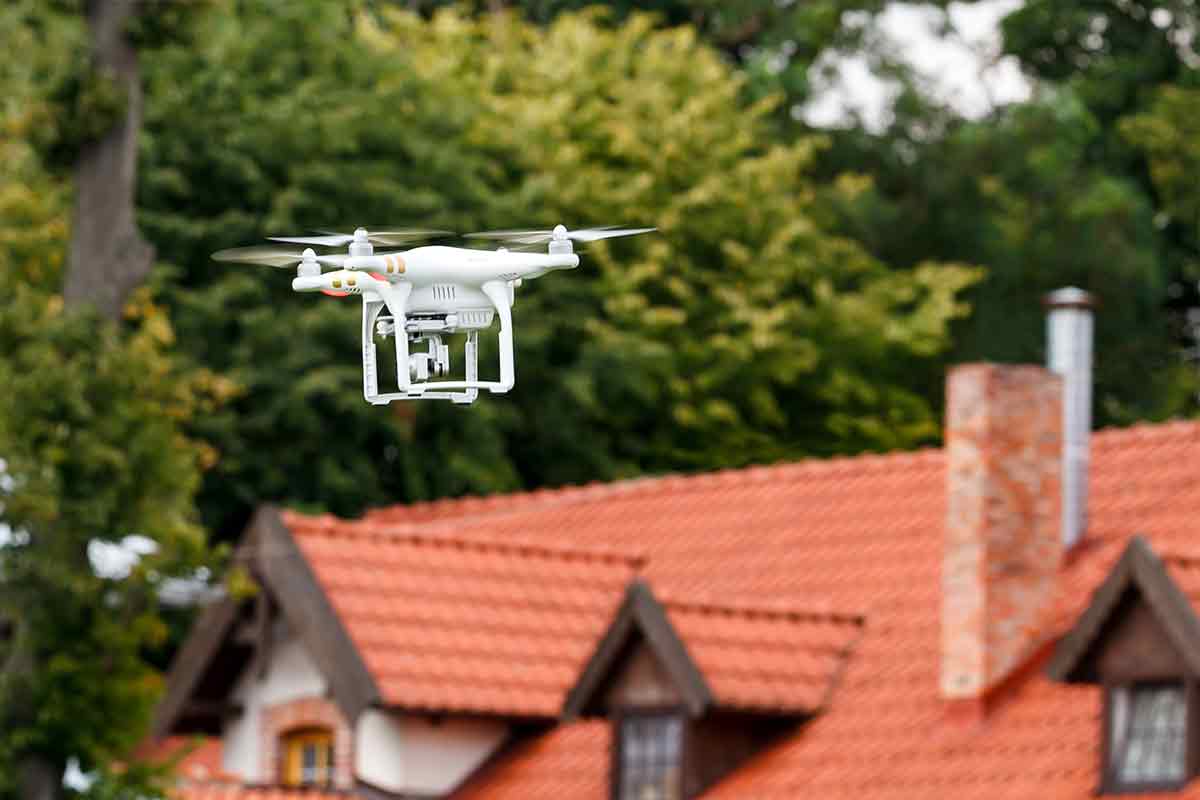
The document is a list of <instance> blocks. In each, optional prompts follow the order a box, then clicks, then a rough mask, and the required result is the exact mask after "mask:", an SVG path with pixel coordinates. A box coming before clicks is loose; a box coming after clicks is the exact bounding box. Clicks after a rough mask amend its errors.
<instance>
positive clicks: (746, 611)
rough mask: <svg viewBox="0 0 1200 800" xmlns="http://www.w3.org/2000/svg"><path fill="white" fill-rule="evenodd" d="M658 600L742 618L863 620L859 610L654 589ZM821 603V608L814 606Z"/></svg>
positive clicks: (683, 608) (667, 604)
mask: <svg viewBox="0 0 1200 800" xmlns="http://www.w3.org/2000/svg"><path fill="white" fill-rule="evenodd" d="M656 596H657V597H658V600H659V602H660V603H662V604H663V605H664V606H665V607H666V608H668V609H679V610H681V611H700V612H704V613H718V614H737V615H741V616H745V617H763V618H773V619H779V618H784V619H792V620H794V621H797V622H799V621H808V620H811V621H817V620H821V621H828V622H835V623H838V624H848V625H862V624H863V623H864V622H865V621H866V615H865V614H863V613H858V612H852V611H843V610H840V609H834V608H832V607H830V606H828V605H825V604H815V605H814V606H813V607H805V608H801V607H798V606H796V605H793V604H790V603H784V602H781V601H778V600H775V601H759V602H750V601H745V600H717V599H714V598H686V599H685V598H683V597H680V596H679V595H678V594H661V593H657V592H656ZM818 605H821V606H823V607H817V606H818Z"/></svg>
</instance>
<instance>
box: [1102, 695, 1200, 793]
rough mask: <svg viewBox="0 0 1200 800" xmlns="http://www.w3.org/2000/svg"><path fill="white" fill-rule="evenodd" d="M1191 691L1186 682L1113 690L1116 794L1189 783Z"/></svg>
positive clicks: (1111, 762) (1111, 748) (1111, 745)
mask: <svg viewBox="0 0 1200 800" xmlns="http://www.w3.org/2000/svg"><path fill="white" fill-rule="evenodd" d="M1187 708H1188V704H1187V691H1186V688H1185V686H1184V684H1183V682H1182V681H1175V682H1169V683H1140V684H1132V685H1128V686H1116V687H1113V688H1111V689H1109V697H1108V764H1107V770H1106V777H1107V779H1108V780H1107V781H1106V783H1107V784H1108V787H1109V788H1110V789H1111V790H1112V791H1131V790H1148V789H1171V788H1177V787H1179V786H1182V785H1183V783H1184V782H1185V781H1186V780H1187V774H1188V759H1187V750H1188V748H1187V728H1188V720H1187V717H1188V714H1187Z"/></svg>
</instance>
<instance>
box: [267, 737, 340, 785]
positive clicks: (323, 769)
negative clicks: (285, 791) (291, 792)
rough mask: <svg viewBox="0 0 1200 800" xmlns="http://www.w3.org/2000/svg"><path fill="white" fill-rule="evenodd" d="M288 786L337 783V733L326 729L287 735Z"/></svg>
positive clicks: (285, 772) (285, 766) (284, 751)
mask: <svg viewBox="0 0 1200 800" xmlns="http://www.w3.org/2000/svg"><path fill="white" fill-rule="evenodd" d="M282 744H283V747H281V748H280V750H281V751H282V754H283V765H282V766H283V775H282V777H283V781H282V783H283V784H284V785H285V786H314V787H317V786H332V785H333V767H334V751H333V733H332V732H331V731H328V730H326V729H324V728H308V729H305V730H299V731H293V732H291V733H289V734H287V735H286V736H284V737H283V742H282Z"/></svg>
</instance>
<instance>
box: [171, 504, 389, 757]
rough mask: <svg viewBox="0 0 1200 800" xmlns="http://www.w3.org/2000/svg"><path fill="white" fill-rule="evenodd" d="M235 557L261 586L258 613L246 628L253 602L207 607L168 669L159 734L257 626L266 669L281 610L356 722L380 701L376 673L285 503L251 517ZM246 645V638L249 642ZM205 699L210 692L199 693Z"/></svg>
mask: <svg viewBox="0 0 1200 800" xmlns="http://www.w3.org/2000/svg"><path fill="white" fill-rule="evenodd" d="M234 562H235V563H236V564H240V565H242V566H244V567H245V568H247V569H248V570H249V571H250V572H251V573H252V574H253V575H254V577H255V578H256V579H257V580H258V581H259V583H260V584H261V591H260V593H259V596H258V597H257V598H256V599H255V609H254V610H255V613H254V617H253V619H252V621H250V623H249V625H248V626H247V625H246V623H245V622H244V621H243V622H242V623H241V625H240V626H239V620H240V618H241V616H242V614H241V611H242V607H243V606H244V605H245V604H246V603H248V602H250V601H249V600H238V599H234V598H231V597H226V598H224V599H222V600H220V601H219V602H217V603H215V604H213V605H211V606H209V607H208V608H206V609H205V610H204V611H203V612H202V613H201V615H200V618H199V619H198V620H197V621H196V623H195V624H194V625H193V626H192V630H191V632H190V633H189V634H188V638H187V639H186V640H185V641H184V644H183V646H182V647H181V648H180V650H179V652H178V653H177V654H176V656H175V660H174V661H173V662H172V664H171V668H170V670H169V671H168V673H167V688H166V694H165V696H164V697H163V700H162V702H161V703H159V706H158V710H157V713H156V715H155V721H154V728H153V733H154V735H155V736H156V737H162V736H166V735H168V734H170V733H172V731H173V729H174V727H175V726H176V724H178V722H179V721H180V719H181V717H182V716H183V715H184V714H185V712H186V710H187V708H188V707H189V704H191V703H192V702H193V701H195V700H197V698H195V697H194V694H195V692H196V690H197V688H198V686H199V684H200V681H201V679H202V678H203V676H204V674H205V672H206V671H207V670H208V668H209V667H210V665H211V664H212V663H213V662H214V660H215V659H216V658H217V657H218V655H219V653H220V652H221V648H222V647H225V646H228V645H231V643H234V642H235V640H236V639H237V637H238V636H239V632H241V633H242V634H243V635H244V634H245V632H246V630H247V628H248V629H249V630H251V631H253V639H254V642H253V643H254V645H255V648H254V649H255V650H256V651H257V652H256V653H255V658H254V661H253V662H252V665H253V668H254V669H255V670H256V671H257V672H258V673H259V674H260V675H261V674H262V671H263V669H264V668H265V666H266V659H267V658H268V657H269V649H270V630H269V626H270V620H271V619H272V618H273V617H274V615H275V614H276V613H279V614H282V615H283V617H284V619H286V620H287V623H288V626H289V627H290V628H291V629H292V630H293V631H294V632H295V633H296V635H297V636H298V637H299V638H300V640H301V641H302V642H303V643H304V646H305V648H306V649H307V650H308V652H309V654H310V655H311V656H312V658H313V660H314V661H315V662H316V664H317V667H318V668H319V669H320V670H321V673H322V674H323V675H324V676H325V677H326V678H327V679H328V680H329V685H330V688H331V690H332V693H333V698H334V701H335V702H336V703H337V705H338V707H339V709H340V710H341V711H342V713H343V714H345V715H346V718H347V719H348V720H350V721H351V722H353V721H354V720H355V719H357V718H358V715H359V714H360V713H361V712H362V710H363V709H364V708H367V707H368V706H371V705H376V704H378V703H379V701H380V694H379V690H378V688H377V687H376V685H375V679H374V678H373V677H372V676H371V673H370V672H368V671H367V667H366V664H364V663H363V660H362V657H361V655H360V654H359V652H358V649H357V648H356V647H355V646H354V643H353V642H352V641H351V639H350V635H349V634H348V633H347V632H346V630H345V628H344V627H343V626H342V623H341V620H339V619H338V616H337V613H336V612H335V611H334V609H333V606H332V605H331V604H330V603H329V598H328V597H326V596H325V593H324V591H322V589H321V587H320V585H319V584H318V583H317V579H316V576H315V575H314V574H313V572H312V569H311V567H310V566H309V564H308V562H307V561H306V560H305V558H304V555H303V553H301V552H300V548H299V547H298V546H297V544H296V541H295V539H293V538H292V534H291V532H290V531H289V530H288V528H287V526H286V525H285V524H284V522H283V519H282V517H281V516H280V514H279V509H277V508H274V507H271V506H264V507H262V508H259V509H258V511H257V512H255V514H254V518H253V519H252V520H251V522H250V525H249V527H248V528H247V531H246V534H245V536H244V537H243V539H242V543H241V544H240V545H239V546H238V551H237V555H236V556H235V559H234ZM243 644H247V643H246V642H243ZM200 699H201V700H203V698H200Z"/></svg>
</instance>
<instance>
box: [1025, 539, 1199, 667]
mask: <svg viewBox="0 0 1200 800" xmlns="http://www.w3.org/2000/svg"><path fill="white" fill-rule="evenodd" d="M1131 589H1132V590H1135V591H1137V592H1139V593H1140V595H1141V597H1142V598H1143V600H1145V602H1146V603H1147V604H1148V605H1149V606H1150V608H1151V610H1152V611H1153V612H1154V615H1155V617H1156V618H1157V619H1158V620H1159V622H1161V623H1162V626H1163V628H1164V629H1165V630H1166V632H1167V635H1168V636H1169V637H1170V639H1171V642H1172V643H1173V644H1174V645H1175V647H1177V648H1178V649H1179V654H1180V655H1181V656H1182V657H1183V659H1184V661H1186V662H1187V664H1188V666H1189V667H1190V669H1191V670H1192V674H1193V675H1200V619H1198V618H1197V616H1196V612H1195V611H1194V610H1193V608H1192V605H1191V602H1190V601H1189V600H1188V599H1187V596H1186V595H1185V594H1184V593H1183V592H1182V591H1181V590H1180V588H1179V586H1177V585H1176V583H1175V581H1174V580H1172V579H1171V576H1170V575H1169V574H1168V573H1167V569H1166V567H1165V566H1164V565H1163V563H1162V560H1161V559H1159V557H1158V556H1157V555H1156V554H1155V553H1154V550H1153V549H1152V548H1151V547H1150V543H1149V542H1147V541H1146V540H1145V539H1144V538H1143V537H1141V536H1135V537H1133V539H1132V540H1131V541H1130V542H1129V546H1128V547H1126V548H1125V552H1124V553H1123V554H1122V555H1121V558H1120V560H1119V561H1118V562H1117V565H1116V566H1115V567H1114V568H1113V570H1112V572H1110V573H1109V575H1108V577H1107V578H1105V579H1104V583H1102V584H1100V588H1098V589H1097V590H1096V591H1095V593H1094V594H1093V595H1092V601H1091V603H1090V604H1089V605H1088V607H1087V609H1086V610H1085V611H1084V612H1083V614H1081V615H1080V617H1079V619H1078V620H1077V621H1076V622H1075V625H1074V627H1072V628H1071V630H1070V631H1069V632H1068V633H1067V635H1066V636H1064V637H1063V638H1062V639H1061V640H1060V641H1059V643H1058V646H1057V647H1056V648H1055V651H1054V656H1053V658H1052V659H1051V661H1050V663H1049V664H1048V665H1047V667H1046V674H1047V675H1048V676H1049V677H1050V679H1051V680H1056V681H1063V682H1069V683H1094V682H1096V681H1095V678H1094V677H1089V676H1087V675H1086V674H1085V670H1084V669H1083V668H1084V667H1085V666H1086V664H1087V662H1088V656H1089V655H1090V654H1091V653H1092V652H1093V650H1094V648H1095V646H1096V644H1097V643H1098V639H1099V638H1100V634H1101V632H1102V631H1103V630H1104V627H1105V626H1106V625H1107V624H1108V623H1109V621H1110V620H1111V619H1112V617H1113V614H1114V613H1115V612H1116V610H1117V608H1118V606H1119V605H1120V603H1121V599H1122V598H1123V597H1124V596H1125V593H1126V592H1127V591H1129V590H1131Z"/></svg>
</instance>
